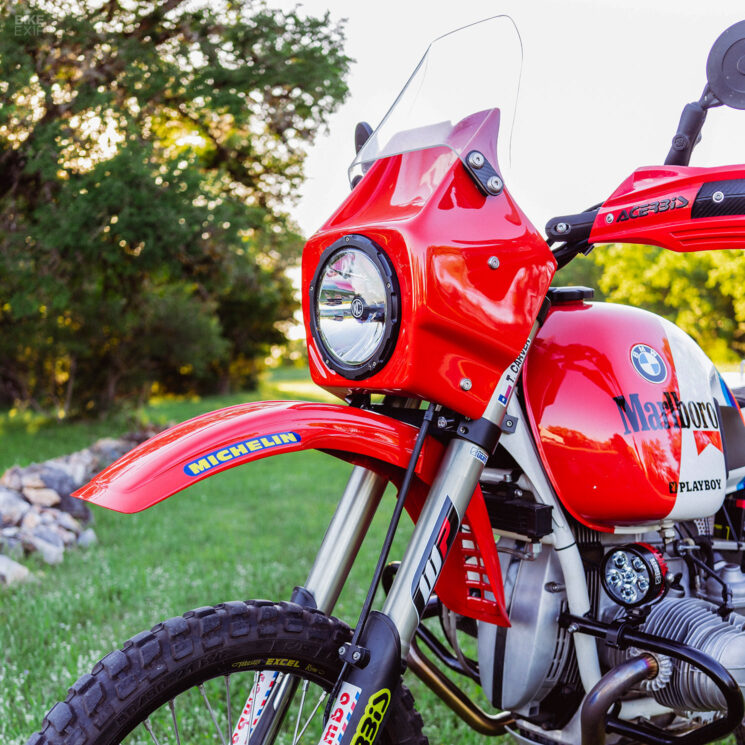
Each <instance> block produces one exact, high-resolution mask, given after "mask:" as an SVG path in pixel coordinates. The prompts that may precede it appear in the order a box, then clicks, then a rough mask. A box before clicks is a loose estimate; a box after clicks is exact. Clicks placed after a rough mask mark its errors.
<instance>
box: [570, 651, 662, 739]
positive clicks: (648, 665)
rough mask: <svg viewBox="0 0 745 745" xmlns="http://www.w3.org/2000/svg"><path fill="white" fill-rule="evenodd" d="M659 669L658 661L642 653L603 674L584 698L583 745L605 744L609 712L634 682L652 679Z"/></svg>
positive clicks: (581, 719) (582, 714)
mask: <svg viewBox="0 0 745 745" xmlns="http://www.w3.org/2000/svg"><path fill="white" fill-rule="evenodd" d="M658 669H659V668H658V665H657V660H656V659H655V658H654V657H653V656H652V655H651V654H642V655H640V656H639V657H633V658H632V659H630V660H627V661H626V662H624V663H622V664H620V665H618V667H614V668H613V669H612V670H611V671H610V672H608V673H606V674H605V675H604V676H603V677H602V678H601V679H600V680H599V681H598V682H597V683H596V684H595V686H594V687H593V689H592V690H591V691H590V692H589V693H588V694H587V696H585V700H584V702H583V704H582V713H581V715H580V721H581V724H582V745H605V717H606V715H607V713H608V709H610V708H611V706H613V704H615V703H616V701H618V700H619V699H620V698H621V696H623V695H624V694H625V693H626V692H628V691H629V690H630V689H631V688H633V687H634V686H635V685H636V684H637V683H640V682H641V681H642V680H646V679H647V678H654V677H655V675H657V672H658Z"/></svg>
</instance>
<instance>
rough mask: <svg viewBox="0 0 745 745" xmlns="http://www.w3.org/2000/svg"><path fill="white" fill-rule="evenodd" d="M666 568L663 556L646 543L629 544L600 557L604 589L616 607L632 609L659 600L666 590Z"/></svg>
mask: <svg viewBox="0 0 745 745" xmlns="http://www.w3.org/2000/svg"><path fill="white" fill-rule="evenodd" d="M666 574H667V566H666V565H665V560H664V559H663V558H662V555H661V554H660V553H659V551H657V550H656V549H654V548H653V547H652V546H650V545H649V544H647V543H629V544H627V545H625V546H619V547H617V548H614V549H612V550H610V551H608V553H607V554H606V555H605V556H604V557H603V561H602V563H601V565H600V578H601V581H602V583H603V589H604V590H605V591H606V592H607V593H608V595H609V596H610V597H611V598H612V599H613V600H614V601H615V602H616V603H618V604H619V605H623V606H625V607H627V608H633V607H635V606H638V605H643V604H644V603H649V602H651V601H652V600H654V599H655V598H657V597H659V595H660V594H661V593H662V591H663V589H664V587H665V575H666Z"/></svg>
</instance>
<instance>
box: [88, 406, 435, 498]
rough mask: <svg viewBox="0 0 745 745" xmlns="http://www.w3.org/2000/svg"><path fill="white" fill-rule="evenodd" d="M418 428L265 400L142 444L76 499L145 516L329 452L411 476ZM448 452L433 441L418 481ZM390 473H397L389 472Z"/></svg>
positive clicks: (345, 410) (427, 478) (336, 409)
mask: <svg viewBox="0 0 745 745" xmlns="http://www.w3.org/2000/svg"><path fill="white" fill-rule="evenodd" d="M417 431H418V430H417V429H416V428H415V427H412V426H410V425H408V424H403V423H402V422H398V421H396V420H395V419H390V418H389V417H386V416H382V415H381V414H374V413H371V412H368V411H361V410H359V409H354V408H351V407H349V406H342V405H340V404H320V403H299V402H292V401H261V402H259V403H251V404H241V405H239V406H231V407H229V408H227V409H220V410H219V411H213V412H210V413H209V414H204V415H202V416H199V417H196V418H195V419H190V420H189V421H186V422H182V423H181V424H177V425H176V426H175V427H171V428H170V429H167V430H166V431H165V432H161V433H160V434H158V435H156V436H155V437H153V438H151V439H150V440H147V441H146V442H143V443H142V444H141V445H139V446H138V447H136V448H135V449H134V450H132V451H130V452H129V453H127V454H126V455H125V456H124V457H122V458H120V459H119V460H118V461H116V463H114V464H112V465H111V466H109V467H108V468H107V469H106V470H105V471H102V472H101V473H100V474H99V475H98V476H96V477H95V478H94V479H93V480H92V481H90V482H89V483H88V484H86V485H85V486H84V487H82V488H81V489H79V490H78V491H77V492H75V494H74V496H76V497H79V498H80V499H85V500H87V501H89V502H91V503H93V504H97V505H100V506H102V507H107V508H109V509H111V510H116V511H117V512H139V511H140V510H144V509H147V508H148V507H152V506H153V505H154V504H157V503H158V502H160V501H162V500H164V499H166V498H167V497H170V496H171V495H172V494H175V493H176V492H179V491H181V490H183V489H186V488H187V487H188V486H191V485H192V484H195V483H196V482H197V481H201V480H202V479H204V478H206V477H207V476H212V475H213V474H215V473H219V472H220V471H224V470H226V469H228V468H233V467H234V466H239V465H241V464H243V463H247V462H249V461H253V460H258V459H259V458H266V457H267V456H269V455H280V454H282V453H289V452H293V451H295V450H310V449H313V450H327V451H333V454H334V455H336V456H338V457H340V458H343V459H344V460H347V461H349V462H351V463H361V464H366V465H371V460H370V459H374V460H375V461H377V462H378V463H379V464H380V466H382V467H383V468H385V466H384V464H387V466H388V467H390V466H394V467H397V468H401V469H405V468H406V466H407V465H408V462H409V458H410V457H411V452H412V450H413V448H414V442H415V440H416V436H417ZM441 456H442V445H440V443H438V442H436V441H434V440H431V439H429V440H427V442H425V445H424V447H423V448H422V453H421V456H420V458H419V462H418V463H417V467H416V474H417V475H418V476H419V477H420V478H421V479H422V481H424V482H425V483H430V482H431V480H432V477H433V474H434V469H435V468H436V466H437V463H438V462H439V460H440V457H441ZM388 470H390V469H389V468H388Z"/></svg>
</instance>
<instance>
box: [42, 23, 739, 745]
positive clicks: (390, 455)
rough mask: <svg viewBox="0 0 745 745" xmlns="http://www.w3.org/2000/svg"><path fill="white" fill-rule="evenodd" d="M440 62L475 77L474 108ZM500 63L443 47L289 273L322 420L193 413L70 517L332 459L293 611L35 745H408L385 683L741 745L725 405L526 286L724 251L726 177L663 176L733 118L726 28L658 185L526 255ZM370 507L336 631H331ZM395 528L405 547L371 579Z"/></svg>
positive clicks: (533, 234)
mask: <svg viewBox="0 0 745 745" xmlns="http://www.w3.org/2000/svg"><path fill="white" fill-rule="evenodd" d="M456 43H457V44H459V45H464V46H465V47H466V48H468V49H469V50H470V52H471V56H470V58H469V63H470V64H472V65H473V64H474V55H476V54H477V53H478V52H479V50H481V51H483V50H484V49H488V53H489V61H490V64H491V66H492V69H494V70H498V71H500V75H499V76H498V77H499V78H500V80H498V81H497V82H496V84H495V87H496V89H497V93H496V94H495V95H496V97H497V98H496V100H493V101H491V102H489V103H490V105H489V107H488V108H484V100H483V96H484V90H483V89H484V86H483V85H481V81H478V82H479V85H477V86H475V88H474V87H473V86H472V87H469V85H468V84H467V81H466V80H465V79H464V78H463V77H459V74H458V72H457V71H456V70H455V68H456V64H455V63H456V61H457V59H458V57H457V55H454V54H453V50H452V45H453V44H456ZM520 59H521V42H520V37H519V34H518V33H517V30H516V27H515V25H514V23H513V21H512V20H511V18H509V17H507V16H498V17H495V18H492V19H488V20H486V21H483V22H481V23H478V24H474V25H472V26H468V27H466V28H464V29H461V30H459V31H457V32H453V33H452V34H449V35H446V36H445V37H442V38H441V39H439V40H437V41H436V42H435V43H433V44H432V45H431V46H430V48H429V50H428V52H427V54H426V55H425V57H424V58H423V59H422V62H421V63H420V65H419V66H418V67H417V69H416V70H415V72H414V74H413V75H412V77H411V78H410V80H409V82H408V83H407V85H406V87H405V88H404V90H403V91H402V93H401V94H400V95H399V96H398V98H397V99H396V102H395V104H394V106H393V108H392V109H391V110H390V111H389V112H388V114H387V115H386V117H385V118H384V119H383V121H382V123H381V124H380V126H379V127H378V128H377V129H376V130H375V131H374V132H373V131H372V130H371V128H370V127H369V126H368V125H366V124H361V125H358V127H357V131H356V133H355V141H356V147H357V157H356V158H355V161H354V163H353V165H352V168H351V169H350V177H351V183H352V190H351V193H350V194H349V196H348V197H347V198H346V200H345V201H344V202H343V203H342V205H341V206H340V207H339V208H338V209H337V210H336V211H335V212H334V214H333V215H332V216H331V217H330V218H329V219H328V220H327V222H326V223H325V224H324V225H323V226H322V228H321V229H320V230H319V231H318V232H317V233H316V234H315V235H314V236H313V237H312V238H311V239H310V240H309V241H308V243H307V245H306V246H305V250H304V253H303V266H302V271H303V275H302V293H303V312H304V318H305V325H306V331H307V339H308V354H309V364H310V370H311V374H312V377H313V380H314V381H315V382H316V383H317V384H318V385H320V386H321V387H323V388H325V389H326V390H328V391H331V392H332V393H334V394H335V395H336V396H338V397H339V398H341V399H344V401H345V404H346V405H344V404H341V403H340V404H321V403H305V402H282V401H269V402H261V403H250V404H244V405H238V406H233V407H230V408H227V409H224V410H220V411H216V412H213V413H210V414H206V415H204V416H200V417H197V418H196V419H192V420H190V421H187V422H184V423H182V424H179V425H177V426H175V427H172V428H171V429H169V430H166V431H165V432H163V433H161V434H159V435H157V436H155V437H153V438H152V439H150V440H148V441H147V442H145V443H143V444H142V445H140V446H139V447H137V448H136V449H135V450H133V451H131V452H130V453H129V454H127V455H125V456H124V457H123V458H122V459H120V460H119V461H117V462H116V463H114V464H113V465H112V466H110V467H109V468H108V469H106V470H105V471H104V472H102V473H101V474H100V475H98V476H97V477H96V478H94V479H93V480H92V481H91V482H90V483H89V484H88V485H86V486H85V487H83V488H82V489H81V490H80V491H79V492H78V493H77V495H76V496H78V497H80V498H81V499H85V500H87V501H88V502H90V503H92V504H97V505H100V506H102V507H106V508H109V509H113V510H117V511H120V512H135V511H139V510H143V509H146V508H148V507H150V506H152V505H153V504H156V503H157V502H159V501H161V500H163V499H166V498H167V497H170V496H172V495H173V494H175V493H177V492H179V491H181V490H183V489H185V488H187V487H188V486H191V485H193V484H195V483H197V482H199V481H201V480H202V479H205V478H208V477H210V476H212V475H213V474H216V473H220V472H222V471H224V470H226V469H228V468H233V467H235V466H239V465H244V464H247V463H249V462H252V461H255V460H257V459H260V458H265V457H269V456H275V455H280V454H284V453H288V452H293V451H298V450H306V449H316V450H321V451H323V452H325V453H329V454H331V455H333V456H335V457H337V458H339V459H341V460H343V461H346V462H348V463H349V464H351V465H352V466H353V468H352V472H351V475H350V477H349V481H348V484H347V487H346V489H345V491H344V493H343V494H342V495H341V498H340V500H339V503H338V506H337V508H336V511H335V513H334V516H333V518H332V520H331V522H330V524H329V526H328V529H327V532H326V534H325V536H324V538H323V540H322V542H321V545H320V548H319V550H318V554H317V556H316V559H315V563H314V564H313V567H312V569H311V571H310V574H309V575H308V577H307V579H306V580H305V582H304V584H302V585H299V586H298V587H297V588H296V589H295V591H294V593H293V594H292V598H291V600H290V602H280V603H273V602H269V601H248V602H227V603H223V604H221V605H218V606H215V607H208V608H200V609H197V610H195V611H191V612H189V613H186V614H184V615H183V616H181V617H179V618H171V619H169V620H166V621H163V622H162V623H159V624H157V625H156V626H155V627H153V628H152V629H151V630H150V631H145V632H143V633H141V634H138V635H137V636H135V637H133V638H132V639H130V640H129V641H128V642H126V643H125V645H124V646H123V647H122V648H121V649H120V650H118V651H115V652H113V653H111V654H109V655H107V656H106V657H104V658H103V659H102V660H101V661H100V663H98V664H97V665H96V666H95V667H94V669H93V671H92V672H91V674H90V675H85V676H83V677H82V678H81V679H80V680H79V681H78V682H77V683H75V684H74V685H73V686H72V688H71V689H70V691H69V694H68V696H67V698H66V699H65V701H64V702H61V703H58V704H57V705H56V706H54V707H53V708H52V709H51V710H50V712H49V713H48V714H47V716H46V718H45V719H44V723H43V725H42V729H41V730H40V732H37V733H36V734H35V735H33V736H32V737H31V738H30V740H29V745H62V744H63V743H64V745H79V744H82V743H91V745H114V744H115V743H120V742H123V741H127V742H139V741H141V740H142V741H152V742H153V743H155V745H160V743H165V742H166V741H167V742H169V743H172V742H175V743H177V745H180V744H181V742H182V741H184V742H186V741H187V740H189V739H194V738H197V737H204V736H205V735H207V736H209V737H211V738H212V739H215V740H218V741H219V742H221V743H222V744H223V745H226V744H227V742H228V741H230V743H231V745H271V743H273V742H275V741H277V742H283V743H284V742H288V743H292V745H296V744H297V743H298V742H300V740H305V741H308V740H314V741H315V742H317V743H319V745H352V744H353V745H377V743H379V742H380V743H388V744H389V745H393V744H399V743H400V744H403V743H419V744H423V743H426V738H425V737H424V735H423V734H422V729H421V728H422V719H421V717H420V716H419V714H418V713H417V712H416V711H415V709H414V704H413V699H412V697H411V695H410V693H409V692H408V690H407V688H406V687H405V685H404V683H403V682H402V674H403V673H404V672H406V673H407V674H409V673H413V674H414V675H415V676H417V677H419V678H421V680H423V681H424V683H425V684H426V685H427V686H428V687H429V688H430V689H431V690H432V691H434V692H435V694H436V695H437V696H438V697H439V698H441V699H442V701H443V702H444V703H445V704H446V705H447V706H448V707H450V708H451V709H452V710H453V711H454V712H455V713H456V714H457V715H458V716H459V717H460V718H462V720H463V721H464V722H465V723H466V724H467V725H468V726H470V727H471V728H473V729H474V730H476V731H477V732H479V733H482V734H484V735H489V736H496V735H500V734H504V733H510V734H511V735H512V736H513V737H514V738H515V739H516V740H517V741H518V742H521V743H531V744H534V745H537V744H539V743H543V744H546V743H549V744H551V745H558V744H565V745H575V744H576V743H578V742H582V743H583V745H599V744H600V743H622V742H623V743H628V742H644V743H655V744H657V745H663V744H664V745H672V744H673V743H685V744H686V745H691V744H693V743H696V744H703V743H709V742H712V741H714V740H716V739H717V738H721V737H724V736H726V735H728V734H729V733H732V732H735V737H736V739H737V742H738V743H743V742H745V735H744V734H743V730H742V728H741V723H742V721H743V689H745V571H744V570H745V553H744V551H743V550H744V549H745V419H744V418H743V414H742V411H741V405H742V404H743V403H745V399H743V398H742V397H740V398H739V399H738V398H737V397H736V396H735V395H734V394H733V392H732V391H731V390H730V389H729V388H728V386H727V385H726V383H725V382H724V380H723V379H722V377H721V375H720V374H719V373H718V371H717V370H716V368H715V367H714V365H713V363H712V362H711V361H710V360H709V359H708V358H707V356H706V355H705V354H704V352H703V351H702V350H701V349H700V347H699V346H698V345H697V344H696V343H695V342H694V341H693V340H692V339H691V338H690V337H689V336H688V335H687V334H685V333H684V332H683V331H681V330H680V329H678V328H677V327H675V326H674V325H673V324H671V323H670V322H668V321H666V320H664V319H662V318H660V317H658V316H656V315H654V314H652V313H649V312H646V311H643V310H639V309H635V308H631V307H625V306H620V305H612V304H606V303H594V302H591V300H592V296H593V293H592V290H590V289H588V288H586V287H552V286H551V281H552V279H553V277H554V273H555V272H556V270H557V268H559V267H562V266H565V265H566V264H568V263H569V262H570V261H571V260H572V259H574V258H575V257H577V256H579V255H581V254H584V253H587V252H589V250H590V249H591V248H592V247H593V246H594V245H596V244H602V243H646V244H653V245H657V246H662V247H664V248H668V249H671V250H673V251H684V252H685V251H697V250H704V249H706V250H708V249H712V248H722V249H723V248H736V247H737V248H739V247H742V245H743V243H744V242H745V166H742V165H736V166H720V167H713V168H692V167H689V166H688V163H689V160H690V157H691V152H692V150H693V148H694V146H695V145H696V142H697V139H698V137H699V135H700V132H701V129H702V127H703V125H704V120H705V119H706V115H707V111H708V110H709V109H710V108H712V107H715V106H722V105H724V106H730V107H733V108H736V109H745V93H744V91H745V21H743V22H740V23H737V24H735V25H734V26H732V27H730V28H729V29H727V30H726V31H725V32H724V33H723V34H722V35H721V36H720V37H719V39H718V40H717V41H716V42H715V44H714V46H713V48H712V50H711V53H710V55H709V60H708V64H707V77H708V83H707V85H706V87H705V89H704V93H703V95H702V96H701V98H700V99H699V100H698V101H696V102H694V103H690V104H688V105H686V106H685V108H684V110H683V114H682V116H681V119H680V124H679V127H678V131H677V133H676V134H675V136H674V138H673V142H672V147H671V149H670V152H669V154H668V156H667V158H666V160H665V163H664V165H660V166H655V167H646V168H641V169H638V170H636V171H634V172H633V173H632V174H631V175H630V176H629V177H628V178H627V179H626V180H625V181H623V183H622V184H621V185H620V186H619V187H618V188H617V189H616V190H615V192H614V193H613V194H612V195H611V196H610V197H609V198H608V199H606V200H605V201H604V202H602V203H600V204H598V205H596V206H595V207H593V208H591V209H589V210H585V211H583V212H580V213H577V214H572V215H563V216H559V217H556V218H554V219H552V220H550V221H549V222H548V224H547V226H546V236H547V238H546V239H544V238H543V237H542V235H541V234H540V233H539V232H538V230H536V228H535V227H534V226H533V225H532V224H531V222H530V221H529V219H528V218H527V216H526V215H525V214H524V213H523V212H522V210H521V209H520V207H519V206H518V204H517V203H516V201H515V200H514V198H513V195H512V193H511V191H510V185H511V176H510V171H509V139H510V128H511V123H512V121H513V120H514V108H515V102H516V98H517V91H518V88H519V68H520ZM515 69H517V77H515V76H511V75H510V74H508V71H510V70H515ZM448 84H449V85H448ZM474 90H475V99H474V96H472V95H471V94H472V93H474ZM552 247H553V248H552ZM388 483H392V484H393V485H394V486H395V487H396V488H397V489H398V498H397V500H396V504H395V509H394V510H393V514H392V516H391V519H390V524H389V528H388V532H387V535H386V538H385V541H384V545H383V546H382V548H381V552H380V558H379V561H378V563H377V565H376V568H375V571H374V574H373V577H372V580H371V583H370V588H369V591H368V593H367V597H366V599H365V602H364V604H363V607H362V609H361V612H360V617H359V621H358V623H357V625H356V627H355V628H354V629H350V628H349V627H347V626H346V625H345V624H343V623H342V622H341V621H339V620H337V619H335V618H333V617H332V616H331V613H332V612H333V609H334V606H335V603H336V601H337V598H338V597H339V594H340V592H341V589H342V587H343V585H344V582H345V579H346V577H347V575H348V573H349V570H350V568H351V566H352V564H353V563H354V561H355V559H356V557H357V553H358V550H359V548H360V545H361V542H362V540H363V538H364V537H365V535H366V533H367V531H368V528H369V526H370V523H371V520H372V518H373V515H374V514H375V513H376V511H377V510H378V509H379V506H380V504H381V498H382V495H383V491H384V489H385V487H386V485H387V484H388ZM403 510H406V511H407V512H408V514H409V515H410V516H411V518H412V520H413V521H414V523H415V527H414V530H413V534H412V536H411V539H410V540H409V542H408V545H407V548H406V551H405V553H404V555H403V557H402V558H401V560H400V562H391V563H388V558H389V552H390V549H391V544H392V540H393V536H394V534H395V532H396V529H397V526H398V523H399V519H400V517H401V515H402V513H403ZM381 584H382V586H383V588H384V589H385V592H386V597H385V601H384V602H383V605H382V608H381V609H379V610H377V609H373V604H374V602H373V601H374V597H375V593H376V590H377V589H378V587H379V586H380V585H381ZM433 619H434V621H435V622H436V621H437V619H439V623H440V627H441V628H440V629H439V630H438V629H437V628H433V626H432V620H433ZM427 622H428V623H427ZM443 668H445V669H447V670H448V671H450V673H451V674H452V675H459V676H462V677H463V678H464V679H466V680H469V681H471V682H472V683H475V684H476V685H478V686H480V688H481V689H482V691H483V693H484V695H485V696H486V699H487V700H488V701H489V702H490V703H491V706H492V708H493V710H491V711H486V710H484V709H483V708H482V707H480V706H478V705H477V704H476V703H475V702H474V701H473V700H472V698H471V697H470V696H469V695H468V694H467V693H466V692H465V691H464V689H463V688H464V686H459V685H458V684H456V683H455V682H453V678H452V675H446V674H445V672H443ZM205 728H207V729H206V731H205ZM277 738H279V740H277Z"/></svg>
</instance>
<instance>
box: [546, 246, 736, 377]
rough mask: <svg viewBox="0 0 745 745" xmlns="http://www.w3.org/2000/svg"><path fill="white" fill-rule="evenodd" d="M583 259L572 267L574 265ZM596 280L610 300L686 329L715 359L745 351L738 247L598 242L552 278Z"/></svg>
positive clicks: (727, 359) (725, 359) (575, 281)
mask: <svg viewBox="0 0 745 745" xmlns="http://www.w3.org/2000/svg"><path fill="white" fill-rule="evenodd" d="M575 264H577V265H578V266H579V265H580V264H584V266H583V267H581V268H579V269H576V268H574V265H575ZM580 277H583V278H591V279H592V280H593V281H595V282H597V285H596V286H597V287H598V288H599V289H600V292H601V294H602V295H604V296H605V299H607V300H608V301H610V302H614V303H628V304H629V305H635V306H638V307H641V308H646V309H647V310H650V311H652V312H654V313H657V314H659V315H661V316H664V317H665V318H668V319H669V320H671V321H672V322H673V323H675V324H677V325H678V326H680V327H681V328H682V329H683V330H684V331H686V332H688V333H689V334H690V335H691V336H692V337H693V338H694V339H695V340H696V341H697V342H698V343H699V344H700V345H701V347H702V348H703V349H704V351H706V353H707V354H708V355H709V356H710V357H712V358H713V359H714V360H715V361H717V362H733V361H736V360H739V359H741V358H743V357H745V262H743V255H742V251H700V252H695V253H676V252H674V251H667V250H665V249H663V248H658V247H656V246H639V245H621V244H612V245H607V246H597V247H596V248H595V250H594V251H593V252H592V253H591V254H590V256H589V257H588V258H587V259H585V258H582V257H580V258H578V259H576V260H575V261H574V262H572V263H571V264H569V265H568V266H567V268H566V269H563V270H562V271H561V272H560V273H559V274H558V275H557V279H556V280H555V283H562V282H568V283H573V284H583V282H581V281H578V278H580Z"/></svg>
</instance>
